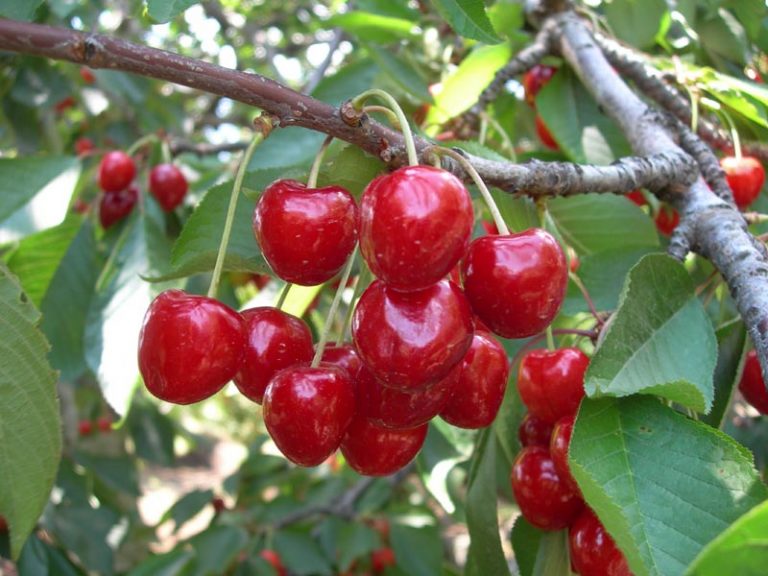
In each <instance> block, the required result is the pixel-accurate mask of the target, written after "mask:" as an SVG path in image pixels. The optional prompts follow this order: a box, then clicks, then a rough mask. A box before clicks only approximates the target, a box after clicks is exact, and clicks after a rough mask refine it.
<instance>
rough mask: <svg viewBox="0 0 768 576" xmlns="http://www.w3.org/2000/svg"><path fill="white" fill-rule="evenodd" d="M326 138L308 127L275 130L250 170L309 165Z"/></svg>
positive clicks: (252, 159)
mask: <svg viewBox="0 0 768 576" xmlns="http://www.w3.org/2000/svg"><path fill="white" fill-rule="evenodd" d="M353 96H354V94H353ZM324 139H325V134H321V133H320V132H315V131H313V130H309V129H307V128H297V127H290V128H280V129H279V130H274V131H272V133H271V134H270V135H269V138H268V139H267V141H266V142H264V144H262V145H261V146H259V147H258V148H256V150H255V152H254V153H253V156H252V157H251V162H250V164H248V172H249V173H250V172H255V171H257V170H265V169H269V168H282V169H283V170H284V171H285V170H287V169H288V168H295V167H297V166H302V167H303V166H309V165H310V164H311V163H312V160H313V159H314V158H315V154H317V150H318V149H319V148H320V144H322V142H323V140H324ZM248 175H249V174H246V182H247V178H248ZM230 190H231V188H230Z"/></svg>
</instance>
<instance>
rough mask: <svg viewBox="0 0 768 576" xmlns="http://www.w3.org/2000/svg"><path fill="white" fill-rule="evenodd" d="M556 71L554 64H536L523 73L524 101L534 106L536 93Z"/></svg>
mask: <svg viewBox="0 0 768 576" xmlns="http://www.w3.org/2000/svg"><path fill="white" fill-rule="evenodd" d="M555 72H557V68H555V67H554V66H545V65H543V64H536V65H535V66H534V67H533V68H531V69H530V70H528V72H526V73H525V74H524V75H523V88H524V89H525V101H526V102H528V104H530V105H531V106H534V107H535V106H536V94H538V93H539V91H540V90H541V89H542V88H543V87H544V85H545V84H546V83H547V82H549V81H550V80H551V79H552V76H554V75H555Z"/></svg>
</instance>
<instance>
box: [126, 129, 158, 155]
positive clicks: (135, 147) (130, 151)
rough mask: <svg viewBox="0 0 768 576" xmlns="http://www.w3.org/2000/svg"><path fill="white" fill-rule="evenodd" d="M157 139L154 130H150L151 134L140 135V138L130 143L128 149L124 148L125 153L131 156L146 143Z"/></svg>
mask: <svg viewBox="0 0 768 576" xmlns="http://www.w3.org/2000/svg"><path fill="white" fill-rule="evenodd" d="M159 139H160V138H159V136H158V135H157V134H155V133H154V132H152V133H151V134H146V135H144V136H142V137H141V138H139V139H138V140H136V142H134V143H133V144H131V147H130V148H128V150H126V151H125V153H126V154H128V156H133V155H134V154H136V152H138V151H139V150H140V149H141V148H142V147H143V146H146V145H147V144H150V143H152V142H155V141H157V140H159Z"/></svg>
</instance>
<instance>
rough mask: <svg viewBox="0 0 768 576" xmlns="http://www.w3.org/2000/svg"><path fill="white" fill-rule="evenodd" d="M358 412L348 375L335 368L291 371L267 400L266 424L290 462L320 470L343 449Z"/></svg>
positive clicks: (275, 381)
mask: <svg viewBox="0 0 768 576" xmlns="http://www.w3.org/2000/svg"><path fill="white" fill-rule="evenodd" d="M354 412H355V392H354V388H353V385H352V381H351V380H350V378H349V375H348V374H347V373H346V372H345V371H344V370H342V369H341V368H338V367H336V366H331V365H321V366H319V367H317V368H312V367H310V366H292V367H290V368H285V369H284V370H281V371H280V372H278V373H277V374H275V376H274V377H273V378H272V380H271V381H270V382H269V386H267V391H266V392H265V394H264V424H266V426H267V430H268V431H269V435H270V436H271V437H272V439H273V440H274V441H275V444H277V447H278V448H279V449H280V451H281V452H282V453H283V454H284V455H285V457H286V458H288V459H289V460H291V461H292V462H294V463H296V464H299V465H301V466H317V465H319V464H322V463H323V462H324V461H325V460H326V459H327V458H328V456H330V455H331V454H333V452H334V451H335V450H336V449H337V448H338V447H339V444H340V443H341V439H342V438H343V437H344V433H345V431H346V430H347V427H348V425H349V423H350V421H351V420H352V416H353V415H354Z"/></svg>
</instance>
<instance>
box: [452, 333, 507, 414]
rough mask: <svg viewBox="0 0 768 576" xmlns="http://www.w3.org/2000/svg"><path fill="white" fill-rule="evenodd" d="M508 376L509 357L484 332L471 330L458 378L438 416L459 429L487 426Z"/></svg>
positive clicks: (505, 387)
mask: <svg viewBox="0 0 768 576" xmlns="http://www.w3.org/2000/svg"><path fill="white" fill-rule="evenodd" d="M508 379H509V360H507V354H506V352H505V351H504V348H503V347H502V345H501V344H499V342H498V341H497V340H496V339H495V338H494V337H493V336H491V335H490V334H489V333H487V332H482V331H480V332H475V334H474V336H473V337H472V345H471V346H470V347H469V350H468V351H467V353H466V354H465V355H464V359H463V360H462V361H461V363H460V364H459V380H458V384H457V385H456V386H455V387H454V389H453V390H454V392H453V395H452V396H451V398H450V400H449V401H448V403H447V404H446V406H445V408H443V409H442V410H441V411H440V417H441V418H442V419H443V420H445V421H446V422H448V423H449V424H453V425H454V426H458V427H459V428H485V427H486V426H490V424H491V423H492V422H493V420H494V418H496V413H497V412H498V411H499V407H500V406H501V401H502V400H503V399H504V391H505V390H506V389H507V380H508Z"/></svg>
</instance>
